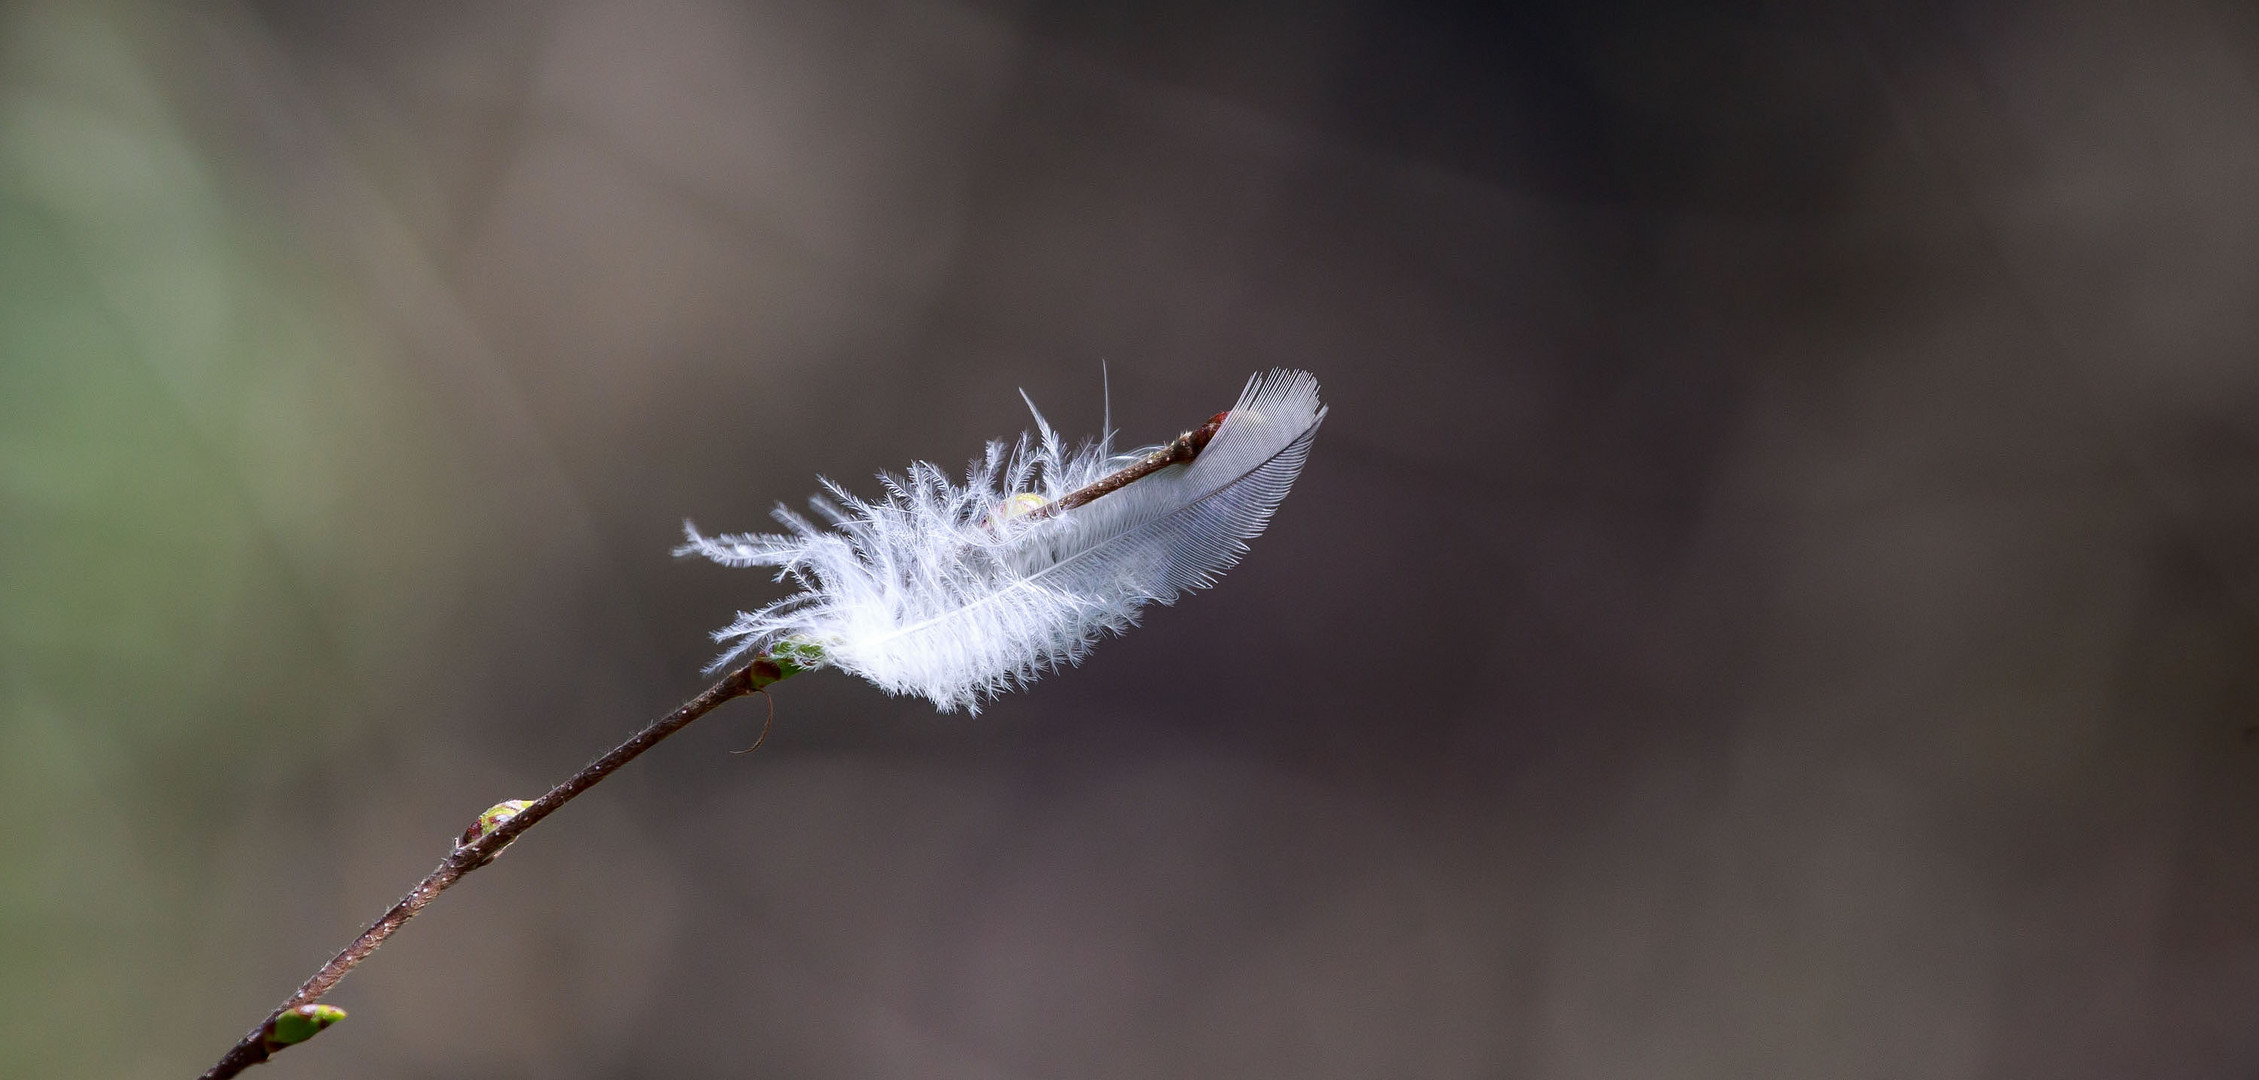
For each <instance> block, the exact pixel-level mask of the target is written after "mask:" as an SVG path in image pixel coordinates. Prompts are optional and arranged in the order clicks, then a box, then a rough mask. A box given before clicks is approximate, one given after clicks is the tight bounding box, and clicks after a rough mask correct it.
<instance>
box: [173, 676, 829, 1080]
mask: <svg viewBox="0 0 2259 1080" xmlns="http://www.w3.org/2000/svg"><path fill="white" fill-rule="evenodd" d="M797 670H798V668H797V667H796V666H794V665H792V664H789V663H786V664H782V665H780V664H779V663H778V662H777V661H775V660H772V659H770V658H769V657H767V656H761V657H759V658H757V659H755V660H754V661H753V662H752V663H750V664H747V665H745V666H744V667H741V668H738V669H737V670H736V671H732V672H730V673H729V674H728V675H725V676H723V677H722V680H721V681H720V682H717V683H715V684H714V685H712V686H709V687H707V688H706V689H705V691H704V692H703V693H700V694H699V695H698V696H697V697H694V698H692V699H690V700H689V701H687V702H684V703H683V706H682V708H679V709H676V710H675V711H674V712H672V713H669V714H667V715H666V716H665V717H663V718H661V719H659V720H655V721H653V722H652V723H651V725H650V726H649V727H646V728H644V729H643V730H641V731H638V732H636V733H635V734H634V735H632V736H630V737H629V738H628V740H627V741H626V742H623V743H621V744H620V745H618V746H616V747H613V748H612V751H611V752H610V753H608V754H605V755H604V756H603V757H600V758H597V759H596V760H595V761H592V762H589V763H588V765H587V767H585V768H583V769H581V771H579V772H577V773H574V774H573V775H572V776H570V777H568V778H566V780H565V782H564V783H561V784H558V785H557V786H556V787H553V788H550V789H549V793H548V794H546V795H543V796H542V797H541V798H539V799H536V800H534V801H533V802H531V803H529V804H527V805H526V807H525V809H523V810H520V811H518V813H517V814H516V816H513V817H511V818H509V819H508V820H505V821H502V822H501V823H500V824H499V825H496V826H494V827H493V828H491V829H487V828H485V825H484V821H483V819H482V821H481V822H479V823H474V824H472V826H471V827H470V828H469V829H468V830H465V831H464V833H463V838H462V839H461V840H459V841H457V842H456V844H455V849H454V850H453V851H450V852H448V854H447V858H446V859H445V860H443V861H441V862H440V864H439V866H438V867H437V868H436V869H434V870H433V871H432V872H431V873H430V874H428V875H425V877H424V879H423V880H422V881H419V882H417V883H416V887H415V888H413V889H410V890H408V895H406V896H403V897H401V898H400V902H399V903H397V904H394V905H392V910H390V911H387V912H385V913H384V915H383V916H382V917H381V918H379V919H377V921H376V922H374V923H371V924H369V928H368V929H367V930H363V931H361V936H360V937H359V938H356V939H354V941H353V944H351V945H348V946H346V947H345V951H343V952H341V953H338V954H337V955H336V956H335V957H334V958H332V959H331V960H330V962H329V963H327V964H323V965H322V968H321V970H320V971H317V972H315V973H314V977H313V978H310V979H307V980H306V983H305V985H303V986H300V987H299V988H298V991H297V992H296V993H294V994H292V995H290V996H289V997H288V998H286V999H284V1001H283V1003H282V1004H281V1005H280V1006H277V1007H276V1008H275V1011H274V1012H272V1013H269V1014H267V1018H266V1019H265V1020H263V1021H260V1023H259V1026H258V1027H255V1028H252V1029H251V1031H250V1033H248V1034H246V1035H244V1036H243V1039H242V1041H240V1042H238V1043H236V1044H235V1046H234V1047H233V1048H231V1049H229V1050H228V1052H227V1054H226V1056H224V1057H222V1058H220V1061H219V1064H217V1065H214V1066H212V1068H211V1069H210V1070H209V1071H207V1072H206V1073H205V1074H204V1076H203V1078H202V1080H226V1078H227V1077H231V1076H234V1075H236V1074H237V1073H240V1072H242V1071H243V1070H245V1069H248V1068H250V1067H251V1066H253V1065H257V1064H259V1063H261V1062H263V1061H266V1060H267V1059H268V1058H269V1057H270V1056H272V1055H273V1054H274V1052H275V1051H277V1050H280V1049H282V1047H283V1046H285V1045H288V1044H287V1043H283V1042H277V1041H276V1038H275V1022H276V1021H277V1020H279V1019H281V1018H282V1015H283V1014H284V1013H286V1012H289V1011H290V1010H292V1009H297V1008H299V1007H301V1006H304V1005H309V1004H311V1003H313V1002H314V1001H316V1000H318V999H319V998H320V997H321V996H322V995H323V994H326V993H328V992H329V991H330V988H331V987H334V986H336V985H337V983H338V981H339V980H341V979H343V978H345V976H346V974H347V973H348V972H351V971H352V970H353V969H354V968H355V967H356V966H358V965H359V964H360V963H361V961H363V960H366V959H368V958H369V954H370V953H373V952H375V951H376V950H377V947H378V946H380V945H382V944H384V939H386V938H388V937H391V936H392V932H393V931H395V930H398V929H400V927H401V924H403V923H406V922H407V921H408V920H409V919H412V918H415V916H416V912H419V911H422V910H423V909H424V905H426V904H429V903H431V902H432V900H433V899H434V898H436V897H437V896H438V895H439V894H440V893H442V892H445V891H446V889H447V887H448V886H450V885H453V884H455V882H457V881H459V880H461V879H462V877H463V875H465V874H468V873H470V872H471V871H473V870H476V869H478V868H479V867H482V866H485V865H486V864H487V863H490V862H493V861H494V857H495V856H496V855H499V854H501V852H502V849H503V848H504V847H507V846H509V843H510V841H512V840H514V839H516V838H517V836H518V834H519V833H522V832H524V831H526V830H527V829H530V828H533V826H534V824H535V823H536V822H538V821H540V820H541V819H542V818H545V817H548V816H549V815H550V814H551V813H553V812H555V811H556V809H557V808H558V807H560V806H563V805H565V803H567V802H569V801H571V799H572V798H573V796H575V795H578V794H580V793H581V792H583V791H586V790H588V789H589V788H591V787H594V786H595V785H596V782H597V781H599V780H602V779H604V778H605V777H607V776H610V775H611V774H612V771H613V770H615V769H617V768H619V767H620V766H622V765H625V764H627V763H628V762H629V761H631V760H634V758H635V756H636V755H637V754H640V753H642V752H644V751H645V750H649V749H651V748H652V747H653V746H655V745H657V744H658V742H659V740H661V739H664V738H666V737H667V736H669V735H672V734H674V733H675V732H677V731H680V730H682V729H683V727H685V726H686V725H688V724H689V723H690V722H691V721H693V720H696V719H698V718H699V717H701V716H704V715H706V714H707V713H709V712H712V711H714V708H715V707H716V706H718V705H720V704H721V703H723V702H725V701H728V700H729V699H731V698H734V697H740V696H743V695H745V694H750V693H753V692H754V691H756V690H760V689H762V688H764V687H766V686H768V685H769V684H771V683H774V682H776V681H778V680H780V679H783V678H785V677H786V676H788V675H791V674H793V673H794V672H795V671H797Z"/></svg>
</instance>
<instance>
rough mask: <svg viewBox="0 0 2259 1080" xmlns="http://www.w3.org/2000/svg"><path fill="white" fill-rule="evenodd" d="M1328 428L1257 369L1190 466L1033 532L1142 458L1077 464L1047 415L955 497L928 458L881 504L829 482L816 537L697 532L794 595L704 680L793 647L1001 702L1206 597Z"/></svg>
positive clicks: (1086, 457) (1098, 452)
mask: <svg viewBox="0 0 2259 1080" xmlns="http://www.w3.org/2000/svg"><path fill="white" fill-rule="evenodd" d="M1022 396H1023V398H1024V397H1025V395H1022ZM1028 410H1029V411H1030V412H1031V413H1035V406H1034V404H1033V403H1032V402H1030V403H1029V405H1028ZM1325 415H1326V410H1325V408H1324V407H1323V406H1321V405H1320V404H1319V402H1318V380H1317V379H1316V378H1315V377H1313V376H1311V375H1310V374H1309V373H1307V372H1302V371H1286V370H1276V371H1272V372H1270V373H1269V374H1267V375H1257V376H1253V377H1251V378H1249V379H1248V381H1247V388H1246V390H1245V391H1244V392H1242V393H1241V395H1240V398H1239V403H1238V404H1237V405H1235V406H1233V407H1232V410H1231V413H1230V414H1229V415H1228V416H1227V417H1226V418H1225V419H1224V422H1223V425H1222V426H1221V427H1220V428H1219V429H1218V430H1217V432H1216V434H1215V437H1214V438H1213V439H1211V440H1210V441H1209V443H1208V445H1207V446H1206V448H1204V449H1202V450H1201V451H1200V452H1199V454H1198V455H1197V456H1196V457H1194V459H1193V460H1192V462H1191V463H1190V464H1187V465H1171V466H1169V467H1167V468H1165V469H1162V470H1160V471H1159V472H1155V473H1152V474H1150V475H1147V476H1144V477H1142V478H1140V479H1138V480H1135V481H1133V482H1131V483H1130V484H1128V485H1127V486H1125V487H1122V488H1120V489H1119V490H1116V491H1113V492H1111V493H1108V494H1106V495H1103V496H1100V497H1099V498H1097V499H1095V500H1093V501H1091V502H1088V503H1085V504H1084V505H1082V506H1079V507H1076V508H1073V509H1070V510H1065V511H1061V512H1058V513H1056V514H1052V515H1047V516H1043V517H1038V518H1035V519H1033V520H1030V519H1029V518H1028V517H1027V516H1026V515H1025V510H1026V509H1027V508H1029V507H1031V506H1033V505H1035V504H1036V500H1038V499H1040V500H1041V502H1043V503H1049V502H1052V501H1055V500H1057V499H1059V498H1060V497H1061V496H1064V495H1066V494H1067V493H1069V492H1071V491H1075V490H1077V489H1079V488H1082V487H1085V486H1087V485H1089V484H1090V483H1092V482H1093V481H1096V480H1098V479H1099V478H1101V477H1104V476H1106V475H1108V474H1110V473H1112V472H1114V471H1115V470H1117V469H1119V468H1121V467H1122V466H1124V465H1127V464H1129V463H1130V462H1131V461H1134V460H1135V459H1136V458H1137V457H1138V456H1142V455H1143V454H1144V453H1145V451H1138V452H1136V453H1135V454H1124V455H1115V454H1113V453H1112V452H1111V451H1110V449H1109V447H1108V440H1109V437H1110V436H1111V432H1108V433H1106V434H1105V435H1102V436H1101V437H1100V438H1099V440H1098V441H1097V442H1095V443H1092V444H1088V445H1085V446H1083V447H1082V448H1080V449H1079V450H1076V451H1073V452H1068V451H1066V450H1064V449H1063V448H1062V447H1061V445H1060V442H1059V435H1058V433H1057V432H1056V431H1053V430H1052V428H1051V425H1050V424H1048V423H1046V422H1045V421H1044V419H1043V415H1042V414H1041V413H1035V423H1036V429H1037V433H1038V434H1037V435H1036V436H1035V437H1034V438H1030V436H1028V435H1026V434H1022V435H1021V436H1020V437H1019V439H1018V440H1016V441H1014V442H1011V443H1006V442H1003V441H996V442H991V443H989V444H988V451H987V453H986V454H985V455H984V456H983V457H982V458H980V459H979V460H976V461H974V462H973V464H972V468H971V469H970V470H969V471H968V473H967V475H966V477H965V483H964V484H963V485H958V484H954V483H951V482H950V480H949V478H948V477H947V476H945V475H944V474H943V473H942V471H941V470H940V469H939V468H937V467H935V466H933V465H931V464H928V463H926V462H922V461H921V462H918V463H916V464H913V465H911V466H910V468H909V470H908V472H907V473H906V474H904V475H903V476H899V477H897V476H893V475H890V474H886V473H881V474H880V475H879V481H880V483H882V484H883V485H885V487H886V492H887V494H886V497H885V498H884V499H881V500H879V501H877V502H866V501H864V500H862V499H858V498H856V497H855V496H853V495H850V494H848V493H847V492H846V491H844V490H842V489H841V488H840V487H839V486H838V485H837V484H833V483H832V482H830V481H828V480H825V481H822V483H823V485H824V489H825V490H826V491H827V492H829V493H830V497H829V498H826V497H824V496H817V497H816V498H813V499H811V500H809V506H810V507H811V508H812V509H813V510H814V511H815V513H816V514H817V516H818V517H820V518H821V519H823V523H822V524H821V525H819V524H817V523H815V522H812V521H810V520H809V519H807V518H805V517H802V516H801V515H799V514H796V513H793V512H792V511H791V510H788V509H786V508H785V507H783V506H782V505H779V506H778V507H777V509H776V512H775V517H776V519H777V520H778V521H779V522H782V523H783V524H784V526H785V528H786V529H788V530H790V531H789V532H785V533H743V534H737V535H727V536H713V537H708V536H702V535H700V534H699V532H698V530H697V528H696V527H694V526H692V525H691V524H690V523H688V522H685V523H684V524H683V529H684V532H685V533H686V534H687V536H688V537H689V542H688V543H685V544H684V545H683V546H681V547H680V548H677V549H676V551H675V553H676V554H677V555H693V554H695V555H703V556H705V557H707V558H709V559H712V560H714V561H715V562H718V563H722V564H724V565H727V566H773V567H776V568H777V580H779V581H784V580H790V581H792V582H793V583H795V584H797V585H798V586H799V591H798V592H795V593H793V594H792V595H790V596H787V597H785V598H784V599H782V600H778V601H777V602H775V603H773V604H770V605H768V606H767V607H764V608H761V609H760V610H758V611H751V612H742V613H740V614H739V615H738V617H737V621H736V622H734V623H731V624H730V625H729V626H728V627H726V628H724V629H722V630H719V631H717V632H716V633H715V634H714V637H715V639H716V640H719V641H728V642H731V643H732V645H731V647H730V649H729V651H728V652H726V653H724V654H722V656H721V657H720V658H719V659H717V660H715V661H714V664H713V667H712V668H711V669H709V670H714V669H719V668H721V667H724V666H726V665H728V664H730V663H731V662H733V661H735V660H737V659H738V658H740V657H743V656H745V655H747V654H748V653H753V652H757V651H761V650H766V649H770V648H772V647H773V646H775V645H776V644H777V643H778V642H780V641H783V640H785V639H793V640H794V641H796V642H802V643H806V644H812V645H814V646H815V647H817V648H818V649H820V650H822V655H823V662H824V663H828V664H833V665H837V666H838V667H840V668H843V669H845V670H847V671H849V672H852V673H854V674H857V675H860V676H862V677H863V678H866V679H869V680H870V681H871V682H873V683H875V684H877V685H878V686H879V687H880V688H881V689H883V690H886V691H887V692H889V693H894V694H917V695H920V696H923V697H925V698H927V699H928V700H930V701H932V702H933V703H934V705H935V707H937V708H939V709H940V710H941V711H942V712H951V711H953V710H955V709H957V708H959V707H962V708H965V709H968V710H970V711H973V712H976V713H977V712H979V711H980V709H979V706H980V704H981V702H982V701H984V700H985V699H987V698H989V697H992V696H994V695H996V694H999V693H1003V692H1005V691H1007V690H1011V689H1015V688H1018V687H1022V686H1025V685H1027V684H1028V683H1030V682H1033V681H1034V680H1035V679H1037V678H1038V677H1040V676H1041V675H1042V674H1043V673H1044V672H1046V671H1051V670H1054V669H1056V668H1058V667H1059V666H1060V665H1061V664H1062V663H1069V664H1072V663H1077V662H1080V661H1081V659H1082V657H1083V654H1084V653H1086V652H1088V651H1089V649H1090V647H1091V646H1092V645H1093V644H1095V643H1096V642H1097V641H1098V639H1099V638H1100V637H1102V636H1104V635H1105V634H1107V633H1121V632H1122V631H1124V630H1127V629H1128V628H1130V627H1131V626H1134V625H1136V623H1137V618H1138V613H1139V611H1140V610H1141V609H1142V608H1143V607H1144V606H1145V605H1146V604H1147V603H1148V602H1158V603H1163V604H1167V603H1172V602H1174V601H1175V600H1176V597H1177V594H1178V593H1180V592H1182V591H1184V590H1186V589H1198V588H1206V587H1207V586H1209V585H1211V584H1213V583H1214V582H1215V579H1216V577H1217V576H1218V575H1220V574H1222V573H1223V571H1224V570H1225V569H1226V568H1228V567H1230V566H1231V565H1232V564H1233V563H1235V562H1237V561H1239V556H1240V555H1241V554H1243V553H1245V552H1246V550H1247V541H1248V540H1251V539H1253V538H1254V537H1255V536H1256V535H1257V534H1259V533H1261V532H1262V531H1263V527H1264V525H1266V524H1268V523H1269V521H1270V519H1271V514H1272V512H1273V511H1275V510H1277V509H1278V505H1279V501H1280V500H1282V499H1284V498H1286V493H1287V490H1288V488H1289V487H1291V486H1292V485H1293V483H1294V478H1295V476H1296V474H1298V473H1300V472H1301V471H1302V463H1303V462H1304V461H1305V460H1307V459H1308V458H1309V456H1310V445H1311V443H1312V441H1313V440H1314V439H1316V437H1317V434H1318V425H1319V423H1320V422H1322V421H1323V420H1324V419H1325ZM1030 496H1032V498H1031V497H1030Z"/></svg>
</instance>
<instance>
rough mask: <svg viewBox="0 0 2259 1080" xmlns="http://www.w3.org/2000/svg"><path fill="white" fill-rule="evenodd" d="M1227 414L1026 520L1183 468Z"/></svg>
mask: <svg viewBox="0 0 2259 1080" xmlns="http://www.w3.org/2000/svg"><path fill="white" fill-rule="evenodd" d="M1229 415H1231V413H1229V412H1228V411H1227V412H1220V413H1217V414H1216V415H1214V416H1211V417H1209V418H1208V422H1207V423H1205V424H1202V425H1200V426H1199V427H1196V428H1193V429H1192V430H1191V431H1187V432H1185V433H1184V434H1182V435H1179V436H1177V437H1176V438H1174V439H1170V440H1169V442H1168V445H1166V446H1163V447H1161V448H1160V449H1158V450H1155V451H1153V452H1152V453H1150V454H1147V455H1145V456H1144V457H1141V458H1139V459H1137V460H1136V461H1134V462H1131V463H1130V464H1129V465H1128V466H1125V467H1124V468H1122V469H1120V470H1118V471H1116V472H1111V473H1108V474H1106V475H1105V476H1101V477H1099V478H1098V479H1096V480H1094V481H1091V482H1090V483H1088V484H1085V485H1083V486H1082V487H1079V488H1076V489H1074V490H1073V491H1070V492H1068V493H1066V494H1065V495H1061V496H1059V498H1058V499H1056V500H1054V501H1052V502H1048V503H1045V504H1043V505H1042V506H1039V507H1036V508H1035V509H1033V510H1030V511H1028V512H1027V518H1028V520H1030V521H1040V520H1042V519H1044V518H1047V517H1050V516H1051V515H1053V514H1056V513H1060V512H1062V511H1066V510H1072V509H1074V508H1075V507H1078V506H1081V505H1082V504H1084V503H1087V502H1090V501H1091V500H1093V499H1096V498H1098V497H1099V496H1101V495H1105V494H1108V493H1110V492H1115V491H1120V490H1121V489H1122V488H1125V487H1128V486H1129V485H1130V482H1131V481H1134V480H1138V479H1142V478H1144V477H1146V476H1150V475H1152V474H1154V473H1157V472H1160V471H1161V470H1162V469H1166V468H1168V467H1169V466H1171V465H1182V464H1184V463H1185V462H1188V461H1191V460H1192V459H1193V458H1195V457H1198V456H1200V451H1202V450H1205V449H1207V448H1208V441H1209V440H1211V439H1214V438H1215V437H1216V429H1218V428H1221V427H1223V426H1224V417H1226V416H1229Z"/></svg>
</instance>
